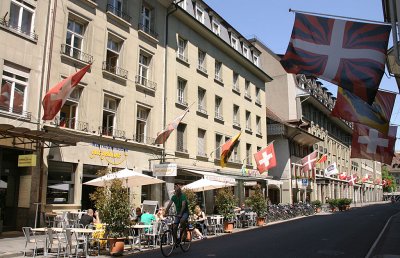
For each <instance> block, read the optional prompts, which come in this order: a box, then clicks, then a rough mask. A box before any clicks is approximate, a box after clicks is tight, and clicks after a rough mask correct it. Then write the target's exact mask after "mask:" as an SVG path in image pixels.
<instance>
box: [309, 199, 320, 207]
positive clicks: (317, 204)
mask: <svg viewBox="0 0 400 258" xmlns="http://www.w3.org/2000/svg"><path fill="white" fill-rule="evenodd" d="M311 204H312V205H313V206H314V207H315V208H321V207H322V202H321V201H320V200H315V201H312V202H311Z"/></svg>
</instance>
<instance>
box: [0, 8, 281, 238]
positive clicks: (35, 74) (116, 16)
mask: <svg viewBox="0 0 400 258" xmlns="http://www.w3.org/2000/svg"><path fill="white" fill-rule="evenodd" d="M0 14H1V15H0V16H1V17H3V18H2V20H1V21H0V35H1V38H2V39H4V40H2V42H1V44H2V48H1V50H0V74H1V75H2V89H1V93H2V99H0V101H1V102H0V104H1V105H0V106H1V110H0V135H1V136H2V137H1V139H0V178H1V180H2V181H0V183H1V184H0V185H1V189H0V194H1V195H0V205H1V206H0V209H1V210H0V213H1V219H2V220H3V223H4V227H5V230H11V229H15V228H18V227H20V226H23V225H27V224H30V225H33V223H34V222H33V221H34V219H35V212H36V210H37V209H38V210H39V214H41V213H40V212H44V211H55V210H77V209H87V208H91V207H93V203H92V202H91V201H90V199H89V194H90V193H91V192H92V191H93V190H94V188H93V187H91V186H88V185H85V184H84V183H85V182H86V181H89V180H90V179H93V178H95V177H97V175H96V172H97V171H98V170H101V169H105V168H109V169H112V170H113V171H115V170H118V169H121V168H126V167H127V168H130V169H135V170H139V171H141V172H142V173H145V174H149V175H153V173H154V172H157V173H158V174H157V175H160V174H159V168H160V167H161V168H162V169H164V168H165V166H169V171H171V169H172V171H173V172H175V173H176V176H173V177H166V176H165V177H163V179H165V180H166V181H167V183H166V184H162V185H153V186H144V187H139V188H135V189H133V188H132V189H131V195H132V204H133V205H135V206H138V205H140V203H141V202H142V201H143V200H146V199H147V200H148V199H151V200H157V201H159V203H162V202H164V201H166V200H167V199H169V195H170V193H171V192H170V190H171V189H172V185H173V183H174V182H179V183H184V184H186V183H190V182H192V181H194V180H196V179H199V178H201V177H209V178H213V179H214V180H223V181H226V182H227V181H229V182H231V183H234V184H235V187H234V189H235V192H236V194H237V196H238V197H239V198H240V199H241V200H243V198H244V197H245V196H248V195H249V194H251V189H250V187H249V186H251V185H253V184H254V183H257V182H258V183H261V184H262V185H263V187H264V188H265V189H267V188H268V182H270V183H276V184H279V183H277V182H276V181H274V180H270V177H267V176H265V175H260V174H259V173H257V172H256V170H255V168H256V167H255V163H254V161H253V159H252V156H253V154H254V153H255V152H256V151H257V150H259V149H261V148H263V147H265V145H266V142H267V132H266V109H265V98H264V94H265V85H266V82H269V81H270V80H271V78H270V77H269V75H268V74H267V73H266V72H264V71H263V70H262V69H261V68H260V67H259V63H260V58H261V56H262V53H261V51H260V50H259V49H258V48H257V47H255V46H253V45H252V44H251V42H250V41H248V40H247V39H246V38H245V37H243V36H242V35H241V34H240V33H239V32H238V31H236V30H235V29H234V28H233V27H232V26H231V25H230V24H229V23H228V22H227V21H225V20H224V19H223V18H222V17H220V15H218V14H217V13H216V12H215V11H213V10H212V9H211V8H210V7H209V6H208V5H207V4H206V3H204V2H203V1H200V0H198V1H186V0H184V1H179V4H178V3H174V2H173V1H156V0H148V1H127V0H112V1H111V0H110V1H107V0H96V1H92V0H70V1H67V0H62V1H56V0H50V1H31V0H26V1H19V0H7V1H2V2H1V3H0ZM89 63H92V65H91V68H90V70H89V72H88V73H87V74H86V75H85V76H84V77H83V79H82V80H81V81H80V83H79V84H78V86H76V87H75V89H74V91H73V92H72V93H71V95H70V96H69V97H68V99H67V101H66V103H65V104H64V106H63V107H62V109H61V111H60V112H59V114H58V115H57V116H56V118H55V119H54V120H53V121H42V120H41V117H42V115H43V109H42V107H41V100H42V99H43V96H44V95H45V93H46V92H47V91H48V90H49V88H50V87H52V86H53V85H55V84H56V83H58V82H59V81H61V80H62V79H64V78H66V77H67V76H69V75H71V74H73V73H74V72H75V71H77V70H79V69H81V68H82V67H84V66H86V65H87V64H89ZM3 95H7V96H8V99H7V100H4V98H3ZM187 108H189V112H188V113H187V115H186V116H185V118H184V119H183V120H182V122H181V123H180V124H179V126H178V128H177V129H176V130H175V131H174V133H173V134H172V135H171V136H170V137H169V139H168V140H167V142H166V143H165V145H163V146H161V145H160V146H158V145H155V144H154V139H155V138H156V135H157V132H159V131H161V129H162V128H164V127H165V126H166V125H167V124H168V123H169V122H171V121H172V120H173V119H174V118H175V117H177V116H179V115H181V114H183V112H184V111H185V109H187ZM239 132H242V134H241V137H240V140H239V143H238V144H237V145H235V147H234V149H233V151H232V154H231V156H230V159H229V162H228V163H227V166H226V167H224V168H222V167H220V165H219V158H220V151H221V150H220V146H221V145H222V144H223V143H224V142H225V141H227V140H228V139H229V138H230V137H232V136H234V135H236V134H238V133H239ZM22 154H34V155H30V156H28V157H25V158H26V159H27V160H25V163H24V164H22V162H20V164H19V165H20V166H18V157H19V156H20V155H22ZM35 157H36V161H37V162H36V164H35V163H34V160H35ZM20 158H22V156H20ZM160 163H163V164H161V165H160ZM25 166H26V167H25ZM163 166H164V167H163ZM162 169H161V170H162ZM164 170H165V169H164ZM161 175H162V174H161ZM205 196H206V201H207V202H206V203H207V210H208V211H210V212H212V208H213V198H212V197H213V193H212V192H209V193H208V194H206V195H205ZM26 214H29V216H26Z"/></svg>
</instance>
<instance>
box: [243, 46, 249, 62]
mask: <svg viewBox="0 0 400 258" xmlns="http://www.w3.org/2000/svg"><path fill="white" fill-rule="evenodd" d="M249 54H250V49H249V48H248V47H247V46H246V45H245V44H243V56H244V57H246V58H247V59H249V58H250V55H249Z"/></svg>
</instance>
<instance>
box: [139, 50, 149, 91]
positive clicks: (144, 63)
mask: <svg viewBox="0 0 400 258" xmlns="http://www.w3.org/2000/svg"><path fill="white" fill-rule="evenodd" d="M151 60H152V56H151V55H149V54H147V53H146V52H144V51H140V53H139V67H138V75H139V79H140V80H139V82H140V84H142V85H147V80H149V78H150V66H151Z"/></svg>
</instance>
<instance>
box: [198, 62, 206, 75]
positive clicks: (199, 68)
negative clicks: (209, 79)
mask: <svg viewBox="0 0 400 258" xmlns="http://www.w3.org/2000/svg"><path fill="white" fill-rule="evenodd" d="M197 71H199V72H200V73H203V74H207V69H206V68H205V67H204V65H202V64H199V65H197Z"/></svg>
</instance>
